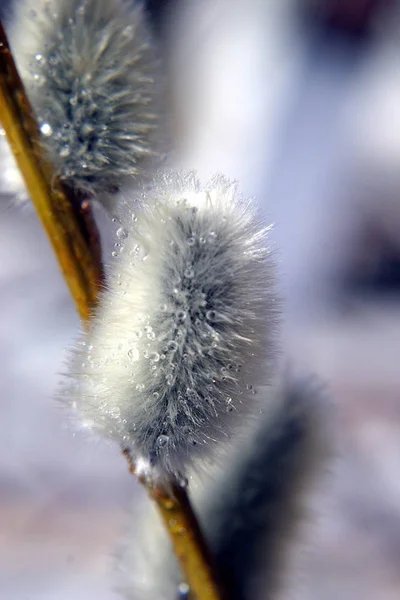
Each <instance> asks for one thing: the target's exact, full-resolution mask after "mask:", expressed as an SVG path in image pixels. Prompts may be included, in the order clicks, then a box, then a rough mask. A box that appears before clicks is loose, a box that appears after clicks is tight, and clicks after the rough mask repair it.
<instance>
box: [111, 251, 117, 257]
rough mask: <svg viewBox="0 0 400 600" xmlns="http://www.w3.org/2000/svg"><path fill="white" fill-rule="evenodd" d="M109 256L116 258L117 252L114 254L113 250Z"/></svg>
mask: <svg viewBox="0 0 400 600" xmlns="http://www.w3.org/2000/svg"><path fill="white" fill-rule="evenodd" d="M111 256H113V257H114V258H115V257H116V256H118V252H115V250H113V252H111Z"/></svg>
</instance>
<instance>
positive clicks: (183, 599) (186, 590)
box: [178, 583, 190, 600]
mask: <svg viewBox="0 0 400 600" xmlns="http://www.w3.org/2000/svg"><path fill="white" fill-rule="evenodd" d="M178 594H179V600H188V598H189V594H190V587H189V586H188V584H187V583H180V584H179V586H178Z"/></svg>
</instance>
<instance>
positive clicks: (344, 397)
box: [0, 0, 400, 600]
mask: <svg viewBox="0 0 400 600" xmlns="http://www.w3.org/2000/svg"><path fill="white" fill-rule="evenodd" d="M9 6H10V3H9V2H8V3H6V2H4V0H3V2H2V3H0V7H1V10H2V11H3V14H5V15H7V10H8V9H9ZM148 11H149V16H150V18H151V22H152V26H153V27H154V31H155V35H156V37H157V39H158V41H159V44H160V45H161V49H162V54H163V55H164V56H165V57H166V65H167V68H168V72H169V76H168V80H169V99H170V112H171V115H172V122H173V134H174V139H175V142H176V143H175V149H174V152H173V153H172V155H171V161H172V162H174V163H175V164H176V165H178V166H184V167H188V168H197V169H198V170H199V171H200V173H201V174H203V175H204V176H206V175H209V174H212V173H213V172H215V171H222V172H224V173H225V174H226V175H228V176H231V177H233V178H236V179H238V180H239V181H240V185H241V188H242V190H243V191H244V193H245V194H246V195H249V196H253V195H254V196H257V198H258V199H259V201H260V202H261V203H262V206H263V210H264V212H265V214H266V215H267V216H268V218H269V219H270V220H271V221H273V222H274V223H275V230H274V242H275V244H276V252H277V257H278V261H279V274H280V286H281V292H282V296H283V298H284V319H283V321H284V322H283V338H282V354H283V356H284V358H285V360H289V361H290V362H291V364H294V365H295V366H296V368H298V369H306V370H309V371H311V372H313V373H316V374H317V375H319V376H320V377H321V378H322V380H323V381H324V382H325V383H326V386H327V388H328V389H329V391H330V395H331V397H332V399H333V402H334V406H335V410H336V411H337V415H338V419H337V425H338V427H337V432H336V437H337V446H338V448H337V457H336V458H335V460H334V461H333V464H332V466H331V467H329V469H328V471H329V473H328V474H327V475H328V476H327V477H324V481H323V482H321V483H320V484H319V485H318V486H316V489H315V490H312V493H311V494H310V507H311V508H312V513H311V517H310V518H309V519H308V521H307V523H306V525H305V527H304V528H303V537H302V540H301V541H302V543H301V544H300V545H299V548H298V549H297V551H296V552H295V553H294V556H293V564H292V565H291V566H290V569H289V571H290V573H289V575H288V578H287V583H286V586H285V589H284V590H282V594H281V597H282V600H283V598H285V599H286V598H295V599H299V600H300V599H302V600H314V599H315V600H317V599H318V600H320V599H321V598H323V599H324V600H347V599H348V600H354V599H355V598H363V599H366V600H375V599H378V598H379V600H391V599H392V598H393V599H394V598H396V599H397V598H398V597H399V594H400V568H399V567H400V367H399V355H400V235H399V231H400V4H399V3H398V2H396V1H394V0H392V1H390V0H199V1H195V0H185V1H184V0H168V1H167V0H159V1H158V2H157V1H156V0H148ZM0 171H1V165H0ZM0 186H1V173H0ZM0 202H1V207H0V257H1V258H0V308H1V315H2V318H1V320H0V357H1V361H0V369H1V370H0V389H1V404H0V598H7V599H8V600H47V599H49V600H50V599H51V600H64V599H65V600H70V599H71V598H72V597H73V598H74V599H75V600H91V599H93V600H94V599H96V600H116V598H118V596H117V595H116V593H115V592H113V590H112V569H111V562H112V556H111V553H112V551H113V549H114V548H115V545H116V543H117V541H118V539H119V538H120V536H121V535H122V533H123V531H124V522H126V518H127V510H128V509H129V508H130V505H131V499H132V497H133V496H134V497H135V499H136V502H137V503H138V504H140V503H142V502H144V500H145V499H144V497H143V494H142V491H141V490H140V489H139V488H138V486H137V485H136V483H135V482H134V481H133V480H132V478H131V477H129V475H128V472H127V469H126V466H125V464H124V462H123V460H122V459H121V457H120V455H119V452H118V449H116V448H114V447H113V446H111V445H107V444H106V443H105V442H99V441H97V442H94V441H91V442H88V441H86V440H83V439H81V438H80V436H79V435H78V434H74V432H73V430H72V429H71V428H70V427H69V425H68V423H65V417H64V416H63V414H62V413H61V411H60V410H59V409H58V407H57V403H56V402H54V395H55V392H56V389H57V386H58V383H59V380H60V373H62V371H63V360H64V356H65V348H66V347H68V346H69V345H70V343H71V341H72V340H73V339H74V337H75V336H76V333H77V331H78V327H79V323H78V318H77V315H76V314H75V309H74V307H73V305H72V302H71V300H70V298H69V296H68V292H67V289H66V287H65V284H64V282H63V281H62V279H61V276H60V274H59V272H58V268H57V265H56V263H55V260H54V258H53V256H52V252H51V249H50V246H49V244H48V242H47V239H46V238H45V235H44V233H43V231H42V229H41V227H40V225H39V223H38V221H37V219H36V217H35V215H34V214H33V211H32V210H30V209H29V208H26V207H22V208H20V207H17V208H16V207H12V206H10V197H9V196H8V195H7V193H5V192H3V194H2V197H1V198H0Z"/></svg>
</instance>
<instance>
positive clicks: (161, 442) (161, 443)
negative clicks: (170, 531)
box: [157, 435, 171, 524]
mask: <svg viewBox="0 0 400 600" xmlns="http://www.w3.org/2000/svg"><path fill="white" fill-rule="evenodd" d="M168 442H169V437H168V436H167V435H160V436H159V437H158V438H157V446H158V447H159V448H164V447H165V446H166V445H167V444H168ZM170 524H171V523H170Z"/></svg>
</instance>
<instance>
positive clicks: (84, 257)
mask: <svg viewBox="0 0 400 600" xmlns="http://www.w3.org/2000/svg"><path fill="white" fill-rule="evenodd" d="M0 119H1V123H2V126H3V128H4V130H5V132H6V135H7V138H8V141H9V143H10V146H11V149H12V151H13V153H14V156H15V159H16V162H17V164H18V167H19V169H20V171H21V173H22V176H23V178H24V180H25V184H26V187H27V189H28V191H29V194H30V197H31V199H32V202H33V203H34V205H35V207H36V210H37V213H38V215H39V218H40V220H41V221H42V224H43V226H44V228H45V230H46V232H47V235H48V237H49V239H50V242H51V244H52V245H53V248H54V251H55V254H56V256H57V259H58V262H59V265H60V267H61V271H62V273H63V275H64V277H65V280H66V282H67V284H68V286H69V289H70V291H71V294H72V296H73V298H74V300H75V303H76V305H77V308H78V311H79V314H80V316H81V318H82V319H83V320H86V319H88V317H89V315H90V311H91V310H92V308H93V306H94V304H95V302H96V298H97V294H98V291H99V286H100V285H101V281H102V268H101V260H99V258H100V257H99V256H96V253H95V252H94V251H93V249H94V248H96V245H95V244H93V241H94V238H96V236H97V230H96V229H95V228H94V222H93V221H92V220H91V219H90V213H89V209H88V206H87V205H86V207H85V206H83V207H82V204H81V202H79V201H77V199H76V198H75V197H73V194H71V193H69V192H68V191H67V190H66V188H64V187H63V186H62V184H61V182H60V181H59V180H57V178H56V177H55V176H54V172H53V169H52V167H51V165H50V164H49V163H48V162H47V161H46V160H45V158H44V156H43V152H42V149H41V143H40V131H39V128H38V125H37V123H36V120H35V118H34V116H33V111H32V107H31V105H30V103H29V100H28V98H27V96H26V93H25V90H24V87H23V84H22V81H21V78H20V77H19V74H18V72H17V69H16V66H15V63H14V60H13V57H12V54H11V51H10V47H9V44H8V40H7V36H6V33H5V31H4V28H3V26H2V24H1V22H0ZM97 248H99V246H97Z"/></svg>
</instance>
